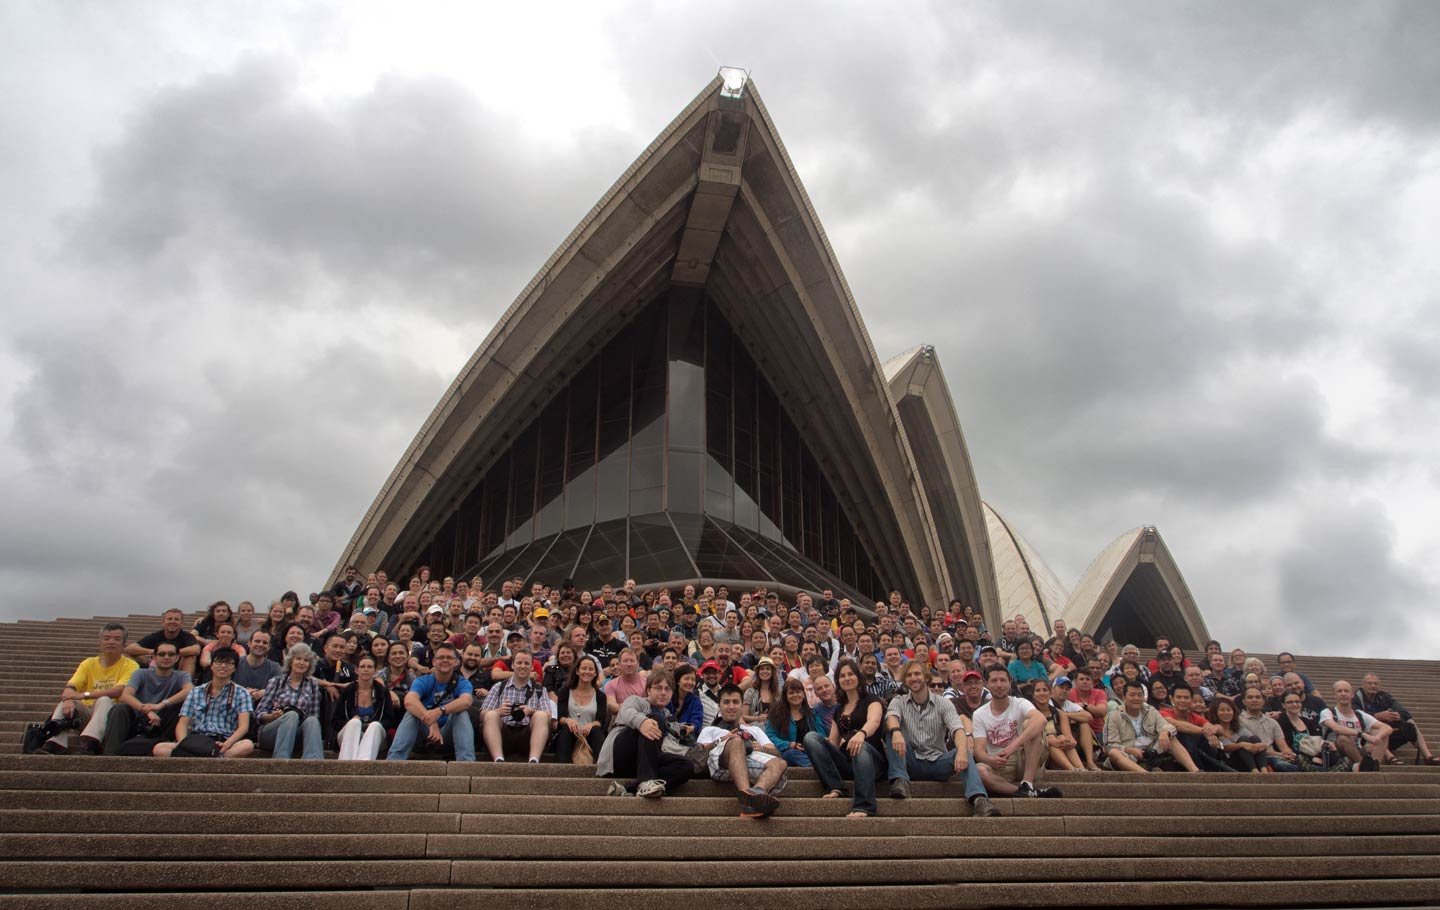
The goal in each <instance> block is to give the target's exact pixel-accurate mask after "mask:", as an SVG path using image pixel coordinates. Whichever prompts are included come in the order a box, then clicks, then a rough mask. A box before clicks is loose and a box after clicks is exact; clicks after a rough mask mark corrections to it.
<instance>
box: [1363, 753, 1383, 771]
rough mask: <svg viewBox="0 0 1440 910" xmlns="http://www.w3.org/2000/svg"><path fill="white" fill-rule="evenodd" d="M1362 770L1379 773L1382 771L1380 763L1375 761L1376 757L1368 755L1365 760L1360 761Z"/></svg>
mask: <svg viewBox="0 0 1440 910" xmlns="http://www.w3.org/2000/svg"><path fill="white" fill-rule="evenodd" d="M1360 770H1361V771H1379V770H1380V763H1379V762H1377V761H1376V760H1375V757H1374V756H1372V755H1367V756H1365V757H1364V758H1362V759H1360Z"/></svg>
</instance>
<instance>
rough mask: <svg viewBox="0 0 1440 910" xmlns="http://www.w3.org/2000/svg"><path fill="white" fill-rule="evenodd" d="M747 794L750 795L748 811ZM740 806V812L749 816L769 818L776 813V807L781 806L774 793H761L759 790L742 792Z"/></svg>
mask: <svg viewBox="0 0 1440 910" xmlns="http://www.w3.org/2000/svg"><path fill="white" fill-rule="evenodd" d="M747 795H748V796H749V800H748V802H749V811H748V812H747V811H745V806H746V802H747V800H746V798H745V797H746V796H747ZM740 806H741V812H740V814H741V815H743V816H745V817H747V818H769V817H770V816H772V815H774V814H775V810H776V809H778V808H780V800H779V799H776V798H775V796H774V795H773V794H770V793H761V792H760V791H758V790H750V791H748V793H745V792H742V793H741V795H740Z"/></svg>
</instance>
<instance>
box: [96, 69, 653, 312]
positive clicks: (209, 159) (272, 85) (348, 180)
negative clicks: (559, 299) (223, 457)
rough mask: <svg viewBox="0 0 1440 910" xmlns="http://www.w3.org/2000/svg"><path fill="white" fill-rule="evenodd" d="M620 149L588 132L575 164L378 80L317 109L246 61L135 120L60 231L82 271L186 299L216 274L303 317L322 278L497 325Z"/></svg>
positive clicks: (449, 98) (622, 154) (457, 106)
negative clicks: (92, 191)
mask: <svg viewBox="0 0 1440 910" xmlns="http://www.w3.org/2000/svg"><path fill="white" fill-rule="evenodd" d="M631 145H632V143H631V142H630V141H629V140H628V139H626V138H625V137H622V136H620V135H619V134H616V133H594V132H592V134H591V135H589V136H587V137H586V147H585V148H584V149H583V150H571V149H564V148H561V149H551V148H546V147H541V146H537V145H535V143H534V141H533V140H528V141H527V140H526V139H524V138H523V133H522V132H521V131H520V130H519V129H518V128H517V124H515V123H512V122H510V121H508V120H506V119H505V118H503V117H500V116H498V115H496V114H494V113H493V112H491V111H488V110H486V109H485V108H484V106H483V105H482V104H481V102H480V101H479V99H478V98H477V97H476V96H475V95H474V94H473V93H472V92H470V91H469V90H467V89H464V88H462V87H460V86H458V85H456V84H454V83H451V82H447V81H444V80H441V79H401V78H390V79H386V80H383V81H382V82H380V83H379V84H378V85H377V86H376V87H375V88H374V90H372V91H371V92H369V93H367V94H364V95H361V96H359V97H357V98H354V99H350V100H345V101H341V102H336V103H335V104H333V105H329V106H325V107H321V106H320V105H319V104H317V103H316V102H313V101H310V100H307V99H306V98H305V97H304V96H303V95H302V94H301V93H300V91H299V85H298V82H297V77H296V73H295V70H294V66H293V64H291V63H290V62H288V61H286V60H283V59H276V58H251V59H248V60H246V61H244V62H243V63H241V64H240V65H239V66H237V67H236V68H235V69H234V70H232V71H229V72H225V73H221V74H216V75H211V76H207V77H205V78H202V79H200V80H197V81H196V82H194V83H192V84H187V85H184V86H180V87H176V88H171V89H168V90H166V91H164V92H162V93H161V94H160V95H159V96H157V97H156V98H155V99H154V100H153V101H151V102H150V103H148V104H147V105H145V106H144V107H143V108H142V109H141V110H140V111H139V112H137V113H136V114H135V115H134V116H133V117H132V118H131V119H130V122H129V126H128V129H127V131H126V134H125V137H124V138H123V139H122V140H121V141H120V142H119V143H118V144H117V145H116V146H115V147H113V148H110V149H107V150H105V151H104V152H102V153H101V154H100V155H99V158H98V169H99V174H100V191H99V193H98V195H97V197H96V199H95V201H94V203H93V204H92V205H90V206H89V207H87V208H86V209H84V210H83V211H79V212H76V213H73V214H72V216H71V228H72V231H73V236H74V238H75V249H76V251H77V254H78V255H84V256H93V257H97V258H99V259H101V260H102V261H106V262H110V263H117V264H124V265H125V266H126V267H134V266H135V265H136V264H144V265H145V266H146V267H147V268H153V269H155V271H156V274H155V275H154V276H153V280H154V281H155V282H156V283H157V284H159V285H161V286H162V287H165V288H178V289H179V290H180V291H181V292H182V293H183V292H193V291H194V289H195V285H196V283H197V281H198V280H199V279H198V278H197V276H196V274H195V273H196V271H197V269H198V268H199V263H204V262H205V261H207V259H216V258H218V259H219V260H221V261H220V265H221V266H222V267H223V268H224V269H225V270H226V274H225V275H224V280H226V281H230V282H235V283H243V282H249V283H252V285H253V288H252V289H253V290H255V291H257V292H259V293H257V295H256V296H257V300H256V303H257V304H264V303H275V302H277V298H278V301H281V302H287V303H290V304H292V305H293V304H296V303H303V294H296V293H294V286H295V285H296V284H297V283H298V284H301V285H303V284H304V283H306V282H307V280H310V279H313V278H314V277H316V273H317V272H318V273H319V274H320V275H323V276H324V277H326V278H328V279H330V280H335V279H339V280H341V281H342V282H346V283H349V284H350V285H352V286H353V287H355V288H356V289H363V290H371V289H373V288H374V287H375V286H376V285H379V286H381V287H382V288H384V289H386V290H388V291H390V292H392V293H403V294H405V295H406V296H407V297H409V298H410V299H411V300H412V301H413V302H414V305H417V306H421V307H423V308H425V309H427V310H429V311H431V312H435V313H437V314H445V315H448V316H456V315H464V316H466V317H467V318H476V317H477V316H479V317H485V316H494V315H495V314H497V313H498V312H499V311H500V310H502V309H503V308H504V306H505V305H506V304H508V303H509V300H510V297H509V294H511V293H514V292H515V291H518V290H519V287H520V285H521V283H522V282H523V278H524V270H525V269H527V268H529V267H531V266H533V265H538V264H539V262H540V261H541V260H542V259H543V256H544V253H543V252H539V253H538V254H537V251H542V250H546V247H547V244H551V243H554V242H557V238H563V237H564V235H565V233H566V231H567V230H568V229H569V226H570V224H573V222H574V221H575V220H578V218H579V217H580V215H582V214H583V213H584V209H583V208H582V207H581V204H577V202H576V200H578V199H590V198H595V197H598V196H599V195H600V193H601V192H602V191H603V189H604V186H605V182H604V181H605V180H606V179H607V178H609V177H610V176H612V175H613V174H615V173H618V172H619V171H620V170H621V169H622V168H623V166H624V164H625V162H626V160H627V158H626V156H627V154H629V153H630V152H629V150H630V147H631ZM176 249H179V250H181V251H183V255H178V256H177V255H169V254H170V253H172V252H173V251H174V250H176ZM527 262H528V263H530V265H527V264H526V263H527ZM267 289H268V290H271V291H273V292H274V293H273V294H268V295H267V294H266V293H264V292H265V291H266V290H267ZM512 289H513V290H512ZM287 291H288V293H287ZM297 298H299V299H298V300H297Z"/></svg>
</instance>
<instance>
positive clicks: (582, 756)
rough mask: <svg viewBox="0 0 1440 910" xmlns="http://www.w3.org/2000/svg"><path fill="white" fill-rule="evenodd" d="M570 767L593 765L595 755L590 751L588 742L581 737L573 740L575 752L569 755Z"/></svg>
mask: <svg viewBox="0 0 1440 910" xmlns="http://www.w3.org/2000/svg"><path fill="white" fill-rule="evenodd" d="M570 764H572V765H593V764H595V753H594V752H592V751H590V740H588V739H586V738H585V737H583V736H581V737H578V738H577V739H576V740H575V751H574V752H572V753H571V754H570Z"/></svg>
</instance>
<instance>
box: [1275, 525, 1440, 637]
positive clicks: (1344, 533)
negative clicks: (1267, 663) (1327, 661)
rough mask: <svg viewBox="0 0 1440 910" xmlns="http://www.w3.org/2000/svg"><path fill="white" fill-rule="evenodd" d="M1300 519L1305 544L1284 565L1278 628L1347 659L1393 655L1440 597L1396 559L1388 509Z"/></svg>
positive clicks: (1285, 555)
mask: <svg viewBox="0 0 1440 910" xmlns="http://www.w3.org/2000/svg"><path fill="white" fill-rule="evenodd" d="M1300 517H1301V521H1300V527H1301V528H1302V529H1303V530H1302V534H1301V536H1300V538H1299V539H1298V540H1297V541H1296V543H1295V544H1294V545H1293V546H1292V547H1291V548H1290V549H1289V550H1288V551H1286V552H1285V553H1283V554H1281V555H1280V557H1279V578H1280V596H1281V602H1280V604H1279V607H1280V610H1281V623H1282V624H1283V625H1284V626H1285V627H1286V628H1288V629H1290V630H1292V634H1293V635H1294V636H1295V637H1296V638H1297V639H1301V638H1303V639H1310V640H1318V641H1325V642H1327V643H1328V644H1329V645H1330V646H1331V647H1333V648H1337V649H1343V650H1344V652H1345V653H1360V654H1391V653H1393V652H1394V649H1395V646H1396V636H1397V634H1398V633H1401V632H1403V631H1404V630H1407V629H1411V628H1412V627H1413V626H1414V618H1415V617H1417V616H1422V615H1425V614H1426V612H1427V608H1428V605H1429V604H1431V603H1433V602H1434V599H1435V596H1436V594H1437V592H1436V590H1435V588H1434V586H1433V585H1431V584H1429V583H1427V582H1426V580H1425V579H1424V577H1423V576H1422V575H1421V574H1420V573H1419V572H1418V571H1416V570H1415V569H1414V568H1412V567H1410V566H1407V565H1404V564H1403V563H1401V562H1400V561H1399V560H1398V559H1397V558H1396V556H1395V528H1394V525H1393V524H1392V523H1391V522H1390V520H1389V518H1388V516H1387V515H1386V514H1385V510H1384V508H1383V507H1382V506H1381V505H1380V504H1378V503H1374V502H1361V503H1350V502H1344V501H1340V502H1331V503H1317V504H1316V505H1314V506H1313V507H1311V508H1309V509H1307V510H1305V511H1304V512H1303V513H1302V514H1301V516H1300ZM1299 647H1300V645H1298V644H1297V645H1296V648H1297V649H1299Z"/></svg>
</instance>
